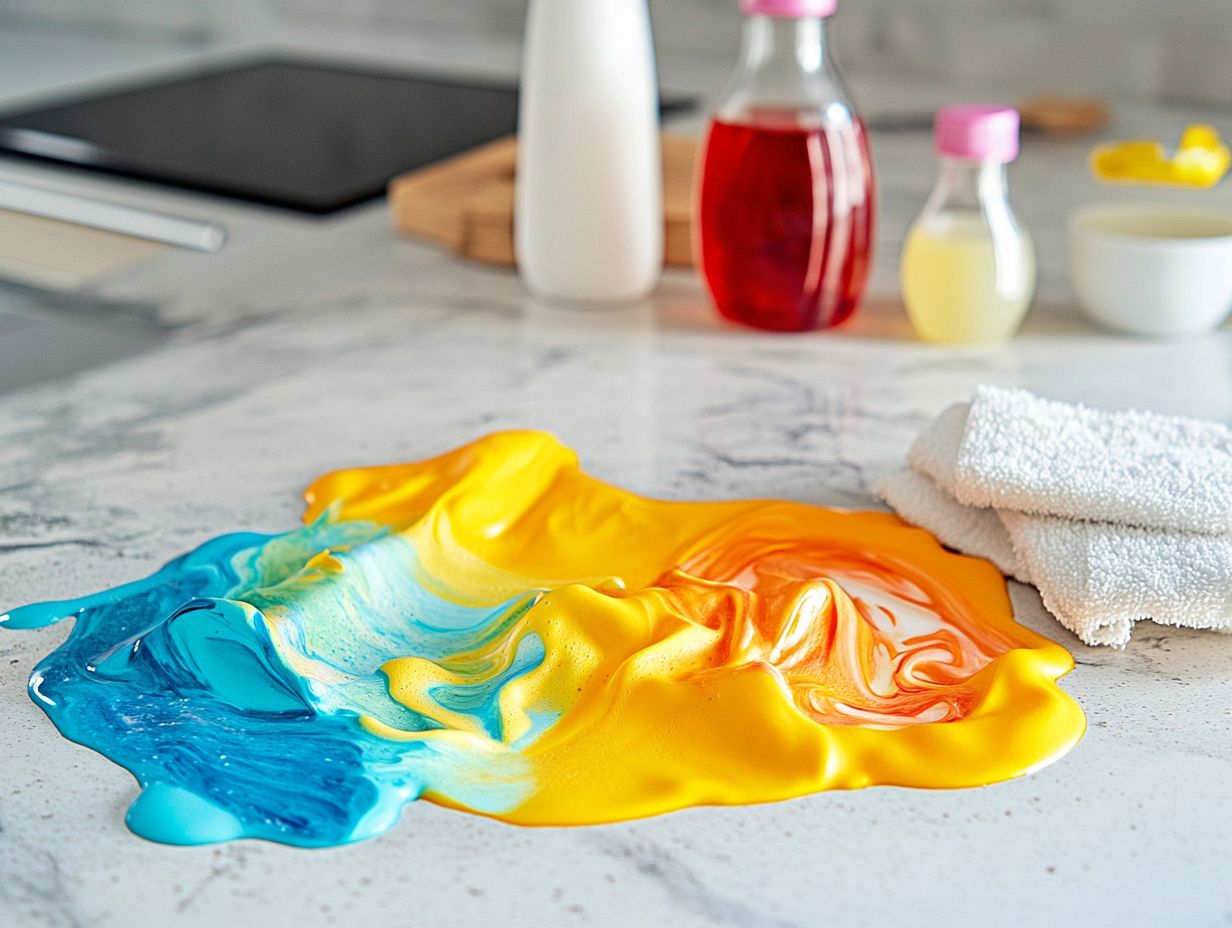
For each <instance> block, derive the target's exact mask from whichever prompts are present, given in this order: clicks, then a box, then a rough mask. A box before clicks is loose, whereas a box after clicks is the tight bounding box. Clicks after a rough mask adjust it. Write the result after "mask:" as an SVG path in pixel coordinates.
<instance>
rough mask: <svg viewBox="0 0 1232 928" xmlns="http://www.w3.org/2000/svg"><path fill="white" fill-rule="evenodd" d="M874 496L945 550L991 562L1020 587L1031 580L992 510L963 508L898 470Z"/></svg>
mask: <svg viewBox="0 0 1232 928" xmlns="http://www.w3.org/2000/svg"><path fill="white" fill-rule="evenodd" d="M877 495H878V496H880V497H881V498H882V499H883V500H885V501H886V502H887V503H888V504H889V505H890V508H891V509H893V510H894V511H895V512H897V513H898V514H899V515H900V516H902V517H903V518H904V519H906V520H907V521H908V522H911V523H912V524H914V525H919V526H920V527H922V528H926V529H928V530H929V531H930V532H932V533H933V534H934V535H936V536H937V537H938V538H939V539H940V540H941V543H942V544H944V545H945V546H946V547H947V548H953V549H954V550H956V551H961V552H962V553H963V554H970V555H973V556H974V557H982V558H983V559H984V560H986V561H992V563H993V564H994V565H995V566H996V568H997V569H998V570H1000V571H1001V573H1003V574H1005V575H1006V576H1008V577H1013V578H1014V579H1015V580H1021V581H1022V582H1023V583H1030V582H1031V577H1030V575H1029V574H1028V573H1027V571H1026V568H1024V567H1023V566H1022V562H1021V561H1019V560H1018V555H1017V554H1015V553H1014V545H1013V543H1012V542H1011V541H1010V535H1009V532H1008V531H1006V528H1005V525H1004V524H1003V523H1002V522H1001V519H1000V517H999V516H998V515H997V513H996V512H994V511H993V510H992V509H977V508H976V507H975V506H964V505H963V504H962V503H960V502H959V501H958V500H956V499H954V497H952V496H950V495H949V494H948V493H946V492H945V490H943V489H941V487H939V486H938V485H937V484H935V483H933V481H932V480H930V479H929V478H928V477H925V476H924V475H923V474H920V473H916V472H915V471H913V470H900V471H898V472H897V473H895V474H891V475H890V476H889V477H887V478H886V479H885V480H882V481H881V483H880V484H878V486H877Z"/></svg>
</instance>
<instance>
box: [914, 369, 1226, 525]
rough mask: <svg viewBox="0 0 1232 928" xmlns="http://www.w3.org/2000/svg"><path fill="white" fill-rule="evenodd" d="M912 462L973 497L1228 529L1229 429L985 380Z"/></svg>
mask: <svg viewBox="0 0 1232 928" xmlns="http://www.w3.org/2000/svg"><path fill="white" fill-rule="evenodd" d="M908 461H909V463H910V464H911V466H912V467H913V468H915V469H916V470H918V471H920V472H921V473H924V474H927V475H928V476H929V477H932V478H933V480H935V481H936V482H937V483H938V484H940V485H941V487H942V488H943V489H945V490H946V491H947V492H949V494H950V495H951V496H953V497H954V498H956V499H957V500H958V501H959V502H960V503H964V504H966V505H968V506H982V507H993V508H996V509H1011V510H1014V511H1016V512H1025V513H1031V514H1035V515H1053V516H1061V517H1064V518H1068V519H1084V520H1090V521H1100V522H1117V523H1121V524H1124V525H1137V526H1142V527H1144V528H1159V529H1168V530H1174V531H1181V532H1199V533H1204V534H1213V535H1218V534H1227V533H1229V532H1232V429H1229V428H1228V427H1226V426H1224V425H1220V424H1219V423H1216V422H1203V421H1200V420H1197V419H1184V418H1180V417H1177V416H1162V415H1158V414H1155V413H1146V412H1103V411H1100V410H1095V409H1088V408H1086V407H1084V406H1072V405H1070V404H1068V403H1060V402H1056V401H1053V400H1045V399H1041V398H1039V397H1037V396H1033V395H1032V394H1030V393H1028V392H1027V391H1025V390H1009V389H1004V388H1001V387H990V386H982V387H979V388H978V389H977V390H976V394H975V399H974V400H973V401H972V402H971V404H970V406H969V407H966V406H954V407H951V408H950V409H948V410H946V411H945V412H944V413H943V414H942V415H941V417H940V418H938V420H937V421H936V422H935V423H934V424H933V425H932V426H931V427H930V428H929V429H927V430H926V431H925V432H924V434H922V435H921V436H920V437H919V438H918V439H917V440H916V443H915V445H914V446H913V447H912V449H911V452H910V454H909V455H908Z"/></svg>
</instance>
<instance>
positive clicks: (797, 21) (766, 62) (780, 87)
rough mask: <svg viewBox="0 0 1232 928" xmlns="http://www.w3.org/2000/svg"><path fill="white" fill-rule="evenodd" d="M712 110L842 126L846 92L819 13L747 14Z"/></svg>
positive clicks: (732, 116)
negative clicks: (729, 74)
mask: <svg viewBox="0 0 1232 928" xmlns="http://www.w3.org/2000/svg"><path fill="white" fill-rule="evenodd" d="M722 99H723V102H722V103H721V104H720V105H719V108H718V111H717V113H716V115H717V116H718V117H719V118H720V119H725V120H728V121H731V122H757V123H763V124H767V125H770V124H779V123H781V124H784V125H807V126H830V125H833V126H846V125H850V123H851V122H852V121H853V120H854V119H855V118H856V117H855V113H854V107H853V106H852V104H851V95H850V94H849V93H848V92H847V88H846V87H845V86H844V84H843V79H842V77H841V76H840V75H839V73H838V69H837V67H836V66H835V64H834V60H833V58H832V57H831V54H830V47H829V44H828V35H827V29H826V20H825V19H823V18H821V17H818V16H806V17H800V18H789V17H784V16H760V15H759V16H749V17H747V18H746V19H745V23H744V45H743V48H742V50H741V53H740V66H739V67H738V68H737V69H736V73H735V75H734V76H733V78H732V82H731V84H730V85H729V86H728V89H727V92H726V93H725V94H724V96H723V98H722Z"/></svg>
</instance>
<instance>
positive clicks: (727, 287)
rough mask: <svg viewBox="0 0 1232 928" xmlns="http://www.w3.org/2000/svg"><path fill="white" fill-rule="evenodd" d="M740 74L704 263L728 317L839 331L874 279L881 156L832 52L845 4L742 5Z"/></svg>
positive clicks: (708, 214)
mask: <svg viewBox="0 0 1232 928" xmlns="http://www.w3.org/2000/svg"><path fill="white" fill-rule="evenodd" d="M741 5H742V8H743V10H744V12H745V13H746V14H747V18H746V20H745V25H744V46H743V50H742V52H741V59H740V65H739V68H738V70H737V73H736V76H735V78H734V79H733V81H732V84H731V86H730V87H729V88H728V91H727V93H726V95H725V96H724V99H723V102H722V103H721V104H720V105H719V107H718V109H717V111H716V112H715V114H714V118H713V120H712V121H711V124H710V129H709V132H708V134H707V137H706V141H705V143H704V146H703V158H702V168H701V171H700V177H701V181H700V188H699V192H698V198H697V201H698V221H697V254H698V260H699V265H700V268H701V272H702V276H703V278H704V280H705V282H706V285H707V287H708V289H709V291H710V294H711V297H712V298H713V301H714V304H715V306H716V308H717V309H718V311H719V312H720V313H721V314H722V315H723V316H725V317H727V318H728V319H732V320H734V321H736V322H741V323H745V324H747V325H752V326H756V327H758V328H764V329H774V330H780V331H805V330H809V329H819V328H826V327H829V326H832V325H837V324H838V323H840V322H842V321H843V320H844V319H846V318H848V317H849V316H850V315H851V314H852V313H853V312H854V311H855V309H856V306H857V304H858V303H859V301H860V298H861V296H862V295H863V292H864V286H865V283H866V281H867V278H868V271H869V264H870V258H871V252H872V241H873V226H874V213H875V202H874V188H873V165H872V155H871V152H870V149H869V144H868V135H867V132H866V130H865V126H864V122H863V120H861V118H860V117H859V115H858V114H857V113H856V110H855V107H854V105H853V104H852V102H851V96H850V94H849V93H848V92H847V88H846V87H845V86H844V84H843V80H842V78H841V77H840V75H839V73H838V70H837V69H836V67H835V64H834V60H833V58H832V56H831V54H830V49H829V44H828V35H827V31H828V25H827V21H828V18H829V17H830V16H831V15H832V14H833V13H834V12H835V10H836V8H837V5H838V0H742V4H741Z"/></svg>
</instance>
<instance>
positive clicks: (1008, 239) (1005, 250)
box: [902, 216, 1035, 344]
mask: <svg viewBox="0 0 1232 928" xmlns="http://www.w3.org/2000/svg"><path fill="white" fill-rule="evenodd" d="M902 287H903V301H904V302H905V303H906V305H907V315H908V316H909V317H910V318H911V324H912V326H913V327H914V328H915V331H916V334H918V335H919V336H920V338H922V339H924V340H925V341H929V342H940V343H948V344H967V343H978V342H997V341H1003V340H1005V339H1007V338H1009V337H1010V336H1011V335H1013V334H1014V333H1015V332H1016V331H1017V330H1018V327H1019V325H1021V324H1022V319H1023V316H1025V315H1026V312H1027V307H1028V306H1029V305H1030V303H1031V296H1032V293H1033V291H1034V289H1035V251H1034V248H1033V247H1032V245H1031V241H1030V239H1028V238H1027V237H1026V236H1021V235H1015V234H1009V235H1003V236H1001V237H999V238H997V237H994V236H993V235H992V233H991V231H990V230H989V228H988V226H987V225H986V224H985V223H984V222H983V221H982V220H981V219H980V217H978V216H975V217H943V218H941V219H936V218H934V219H933V220H932V221H929V222H922V223H917V225H916V226H915V228H913V229H912V230H911V234H910V236H909V237H908V238H907V246H906V249H905V251H904V253H903V267H902Z"/></svg>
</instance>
